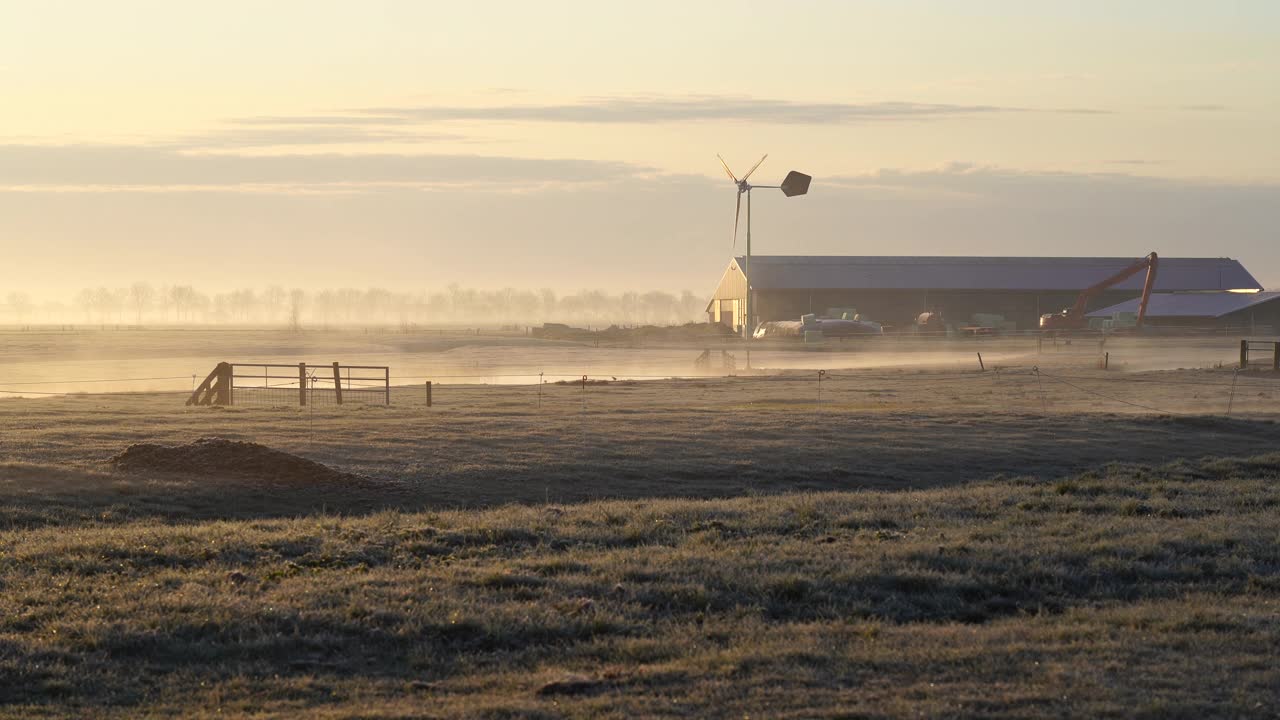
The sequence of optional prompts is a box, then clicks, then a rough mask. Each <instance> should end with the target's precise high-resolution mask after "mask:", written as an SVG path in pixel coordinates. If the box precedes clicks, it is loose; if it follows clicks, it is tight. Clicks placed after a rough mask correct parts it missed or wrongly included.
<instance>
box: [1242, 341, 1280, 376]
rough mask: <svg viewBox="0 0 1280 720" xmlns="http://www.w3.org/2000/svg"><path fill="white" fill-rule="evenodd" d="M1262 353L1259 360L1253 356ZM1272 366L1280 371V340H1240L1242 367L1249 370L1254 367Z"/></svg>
mask: <svg viewBox="0 0 1280 720" xmlns="http://www.w3.org/2000/svg"><path fill="white" fill-rule="evenodd" d="M1259 355H1261V356H1262V357H1261V358H1259V359H1258V360H1254V359H1253V358H1254V357H1256V356H1259ZM1267 365H1270V366H1271V369H1272V370H1275V371H1280V342H1274V341H1271V340H1241V341H1240V369H1241V370H1248V369H1249V368H1250V367H1251V366H1252V367H1260V366H1261V367H1266V366H1267Z"/></svg>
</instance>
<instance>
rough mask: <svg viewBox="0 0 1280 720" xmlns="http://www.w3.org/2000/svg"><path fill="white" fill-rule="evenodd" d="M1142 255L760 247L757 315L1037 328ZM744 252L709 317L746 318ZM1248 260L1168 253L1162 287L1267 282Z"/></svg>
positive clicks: (1137, 280)
mask: <svg viewBox="0 0 1280 720" xmlns="http://www.w3.org/2000/svg"><path fill="white" fill-rule="evenodd" d="M1134 260H1135V258H1129V257H1117V258H1053V257H945V256H938V257H926V256H878V255H864V256H844V255H836V256H796V255H791V256H781V255H753V256H752V257H751V274H752V290H753V293H754V294H753V296H752V297H753V304H754V308H753V314H754V315H755V322H754V323H752V325H753V326H754V325H756V324H758V323H760V322H764V321H768V320H794V319H796V318H799V317H800V316H801V315H803V314H806V313H815V314H817V315H819V316H822V315H827V314H829V312H830V311H834V310H837V309H841V310H843V309H848V308H855V309H856V310H857V312H858V313H859V314H860V315H861V316H862V317H863V318H864V319H868V320H874V321H877V322H881V323H884V324H885V325H887V326H899V327H901V326H905V325H910V324H912V323H913V322H914V321H915V318H916V317H917V316H918V315H919V314H920V313H922V312H938V313H942V315H943V317H944V318H946V319H947V321H948V322H951V321H954V322H957V323H960V322H967V321H968V319H969V318H970V317H971V316H973V315H975V314H979V313H981V314H989V315H1001V316H1003V317H1004V318H1005V319H1006V320H1008V321H1011V322H1013V323H1015V324H1016V328H1017V329H1029V328H1035V327H1037V326H1038V325H1039V318H1040V315H1041V314H1044V313H1050V312H1057V311H1060V310H1062V309H1063V308H1066V307H1070V306H1071V304H1072V303H1074V302H1075V299H1076V296H1077V295H1078V294H1079V293H1080V291H1081V290H1084V289H1085V288H1087V287H1089V286H1091V285H1093V284H1095V283H1098V282H1100V281H1102V280H1105V279H1106V278H1108V277H1110V276H1111V275H1113V274H1115V273H1117V272H1119V271H1120V270H1122V269H1124V268H1125V267H1127V266H1128V265H1129V264H1130V263H1132V262H1134ZM744 264H745V260H744V258H742V257H735V258H733V259H732V260H730V262H729V267H728V268H727V269H726V270H725V271H724V274H723V276H722V277H721V278H720V283H719V285H717V286H716V290H715V293H714V295H713V296H712V298H711V301H710V303H708V305H707V318H708V320H709V321H710V322H718V323H723V324H725V325H731V326H733V327H734V328H741V327H742V325H743V323H744V322H745V320H746V277H745V275H744V273H743V269H742V268H743V266H744ZM1143 279H1144V276H1143V274H1142V273H1139V274H1137V275H1135V276H1134V277H1131V278H1129V279H1128V280H1126V281H1124V282H1122V283H1119V284H1118V285H1116V286H1115V287H1113V288H1111V289H1108V290H1105V291H1103V292H1101V293H1099V294H1098V296H1097V297H1096V298H1094V301H1093V302H1092V303H1090V308H1091V309H1096V308H1102V307H1107V306H1110V305H1115V304H1116V303H1120V302H1123V301H1125V300H1129V299H1132V298H1136V297H1137V296H1138V295H1139V294H1140V293H1141V291H1142V283H1143ZM1261 289H1262V286H1261V285H1259V284H1258V281H1257V280H1256V279H1254V277H1253V276H1252V275H1251V274H1249V271H1248V270H1246V269H1245V268H1244V266H1243V265H1241V264H1240V263H1239V261H1236V260H1232V259H1229V258H1163V257H1162V258H1160V267H1159V272H1158V273H1157V275H1156V283H1155V291H1156V292H1163V293H1173V292H1207V291H1217V292H1221V291H1227V290H1261Z"/></svg>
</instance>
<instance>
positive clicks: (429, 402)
mask: <svg viewBox="0 0 1280 720" xmlns="http://www.w3.org/2000/svg"><path fill="white" fill-rule="evenodd" d="M427 407H431V381H430V380H428V381H427Z"/></svg>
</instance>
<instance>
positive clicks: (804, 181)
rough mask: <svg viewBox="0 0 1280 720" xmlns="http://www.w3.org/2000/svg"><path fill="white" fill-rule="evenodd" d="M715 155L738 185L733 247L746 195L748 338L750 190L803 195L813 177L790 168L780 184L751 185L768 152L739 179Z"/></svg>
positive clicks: (746, 334) (747, 326) (748, 325)
mask: <svg viewBox="0 0 1280 720" xmlns="http://www.w3.org/2000/svg"><path fill="white" fill-rule="evenodd" d="M716 157H717V158H720V164H721V165H723V166H724V172H725V174H726V175H728V176H729V179H730V180H732V181H733V184H734V185H737V186H738V204H737V206H736V207H734V209H733V246H734V247H737V246H738V215H739V214H740V213H741V212H742V196H743V195H746V196H747V262H746V264H745V266H744V267H743V268H742V274H743V275H744V276H745V277H746V281H747V298H746V308H745V309H744V315H745V319H744V322H743V323H742V338H743V339H744V340H750V339H751V331H752V330H753V329H754V324H753V323H752V322H751V320H752V315H751V190H752V189H754V188H768V189H775V190H781V191H782V194H783V195H786V196H787V197H795V196H796V195H804V194H805V193H807V192H809V183H810V182H811V181H812V180H813V178H812V177H810V176H808V175H805V174H804V173H802V172H796V171H795V170H792V171H791V172H789V173H787V176H786V177H785V178H783V179H782V184H780V185H752V184H751V183H749V182H747V179H748V178H750V177H751V173H753V172H755V171H756V168H758V167H760V163H763V162H764V161H765V158H767V157H769V155H768V154H765V155H764V157H761V158H760V160H759V161H757V162H756V164H755V165H752V166H751V169H750V170H748V171H747V174H746V175H743V176H742V179H741V180H739V179H738V178H737V177H735V176H734V174H733V171H732V170H730V169H729V163H727V162H725V161H724V158H722V157H720V156H719V155H716Z"/></svg>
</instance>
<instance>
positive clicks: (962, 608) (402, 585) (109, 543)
mask: <svg viewBox="0 0 1280 720" xmlns="http://www.w3.org/2000/svg"><path fill="white" fill-rule="evenodd" d="M81 341H83V338H81V339H80V340H77V342H81ZM312 341H314V338H313V340H312ZM166 342H169V343H170V344H171V345H172V346H173V347H175V348H176V347H178V346H179V345H181V342H179V341H178V340H172V339H170V340H167V341H166ZM202 342H204V341H202ZM210 342H211V341H210ZM353 342H354V341H353ZM487 342H490V341H486V343H487ZM493 342H498V341H493ZM519 342H520V343H525V342H526V341H524V340H520V341H519ZM485 347H486V348H488V347H490V346H489V345H485ZM521 347H524V345H521ZM136 351H137V349H136V348H135V349H133V350H127V348H126V347H125V346H124V345H121V346H119V347H105V348H104V349H103V352H104V354H105V355H107V356H111V355H112V354H113V353H123V354H127V353H128V352H136ZM204 351H205V350H204V349H201V350H199V352H204ZM564 351H566V350H565V348H564V347H563V346H555V352H564ZM9 352H10V354H9V355H5V354H4V353H0V365H4V364H5V363H6V362H12V363H18V364H21V363H22V362H26V361H24V360H22V353H21V352H19V351H18V350H13V349H12V348H10V349H9ZM86 352H88V351H86ZM447 352H451V351H447ZM117 360H119V361H120V362H125V363H126V364H127V363H128V362H131V361H130V360H129V359H128V358H127V357H121V358H117ZM1092 360H1093V358H1092V357H1089V358H1081V357H1075V356H1071V355H1064V356H1054V357H1050V358H1047V359H1038V360H1036V362H1042V363H1043V364H1042V365H1040V367H1042V368H1043V373H1044V374H1043V375H1042V376H1040V377H1037V376H1036V375H1034V374H1032V373H1030V372H1029V366H1026V365H1022V366H1019V365H1017V364H1011V365H1006V366H1005V367H1004V369H1003V370H1002V372H1001V373H994V372H986V373H979V372H976V371H975V369H974V368H970V367H968V366H967V364H966V365H965V366H963V367H961V366H941V367H935V368H930V369H927V370H922V369H914V368H913V369H908V370H902V369H896V368H871V369H865V370H853V369H850V370H845V371H833V372H832V373H831V374H830V375H829V376H828V377H826V378H825V379H824V384H823V390H822V398H821V402H819V398H818V396H817V392H816V391H817V380H816V376H815V374H814V373H812V372H798V371H797V372H792V373H784V374H780V375H769V376H761V375H749V376H742V377H736V378H701V379H685V380H653V381H643V382H635V381H627V380H625V379H623V380H619V381H612V380H609V381H607V382H602V383H599V384H592V385H589V386H588V387H587V388H585V390H584V389H583V388H582V387H581V386H580V385H575V384H564V385H557V384H547V385H543V386H540V387H539V386H537V385H506V386H485V385H444V386H437V388H436V393H435V401H436V402H435V405H434V406H433V407H430V408H428V407H426V405H425V393H424V391H423V389H422V388H421V387H399V388H395V389H394V390H393V392H392V404H391V405H390V406H389V407H387V406H381V405H349V406H344V407H342V408H335V407H319V408H314V409H313V408H307V409H305V410H304V409H301V408H298V407H296V406H289V405H287V404H283V403H282V404H280V405H279V406H274V407H273V406H270V405H264V406H237V407H232V408H187V407H185V406H184V405H183V404H182V401H183V399H184V394H183V393H181V392H174V393H167V394H166V393H147V394H87V393H83V394H80V393H78V394H72V395H66V396H57V397H39V398H37V397H28V398H21V397H15V398H10V399H6V400H2V401H0V453H2V455H0V716H7V717H41V716H45V717H129V718H133V717H148V716H182V717H212V716H222V717H228V716H230V717H239V716H261V717H297V716H308V717H396V718H400V717H493V718H509V717H534V718H538V717H545V718H556V717H635V716H667V717H736V718H741V717H796V718H801V717H803V718H808V717H909V716H910V717H916V716H929V717H936V716H983V717H991V716H994V717H1045V716H1056V717H1080V716H1085V717H1099V716H1102V717H1105V716H1111V717H1134V716H1138V717H1144V716H1145V717H1152V718H1156V717H1187V718H1201V717H1275V716H1276V714H1277V713H1278V712H1280V706H1277V701H1276V693H1275V688H1276V687H1280V670H1277V669H1276V667H1275V663H1274V653H1275V648H1276V647H1280V516H1278V515H1277V511H1278V510H1280V485H1278V484H1277V480H1280V454H1278V453H1277V451H1278V450H1280V425H1277V424H1276V419H1277V418H1280V408H1277V407H1276V406H1275V397H1276V395H1275V391H1274V390H1273V388H1280V386H1278V385H1276V384H1275V383H1276V380H1274V379H1272V378H1270V376H1269V375H1265V374H1247V375H1242V376H1239V377H1236V376H1234V375H1233V374H1232V372H1231V371H1230V370H1223V369H1220V368H1219V369H1215V368H1213V367H1208V368H1202V369H1198V370H1193V369H1187V370H1174V371H1145V372H1118V371H1116V370H1112V371H1100V370H1096V369H1093V368H1091V367H1089V366H1088V363H1091V362H1092ZM129 369H130V368H129V367H128V366H127V365H126V367H123V368H122V370H123V371H128V370H129ZM1233 385H1234V390H1232V387H1233ZM1228 406H1230V407H1231V415H1230V416H1229V417H1228V416H1226V415H1227V414H1226V411H1227V408H1228ZM1151 408H1155V409H1156V410H1159V411H1164V412H1156V411H1153V410H1152V409H1151ZM206 437H219V438H226V439H230V440H235V441H249V442H254V443H260V444H261V445H262V446H266V447H268V448H274V449H277V450H280V451H285V452H287V453H291V454H292V456H283V459H282V460H281V462H282V463H283V466H281V467H277V466H276V465H272V464H270V463H266V461H264V460H263V457H264V456H263V455H262V454H261V452H259V451H257V450H254V451H252V452H249V453H247V454H244V455H243V456H241V455H238V454H237V452H232V451H231V450H228V451H227V452H226V457H225V458H223V459H224V460H225V462H219V463H212V462H210V461H209V460H208V457H207V456H198V455H195V454H192V455H190V456H189V457H190V458H191V461H190V462H189V463H186V464H184V463H183V462H178V463H176V464H173V463H169V464H165V465H163V466H160V465H155V466H151V467H148V466H146V465H145V464H143V465H138V464H136V463H133V464H128V465H127V466H126V465H121V464H118V463H117V462H113V460H112V458H113V456H117V455H118V454H119V453H121V452H122V451H124V450H126V448H128V447H130V446H131V445H134V444H135V443H165V444H170V445H180V444H184V443H190V442H192V441H195V440H197V439H198V438H206ZM228 447H231V448H235V447H240V446H228ZM186 451H187V450H186V449H183V450H181V451H180V452H186ZM262 452H265V451H262ZM293 456H296V457H293ZM130 457H135V458H136V457H144V458H145V457H148V456H147V455H146V454H145V453H142V454H134V455H132V456H130ZM183 457H188V456H183V455H179V459H180V460H181V458H183ZM291 457H292V459H293V460H297V459H298V458H305V459H306V460H308V461H316V462H320V463H323V464H325V465H327V466H329V467H331V468H333V470H334V471H337V472H327V471H325V472H320V471H318V470H316V469H315V468H314V466H309V465H306V464H305V463H302V462H297V463H295V464H294V465H291V464H290V463H291V462H292V461H291ZM273 462H274V461H273ZM295 465H296V467H295ZM308 468H310V469H308Z"/></svg>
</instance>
